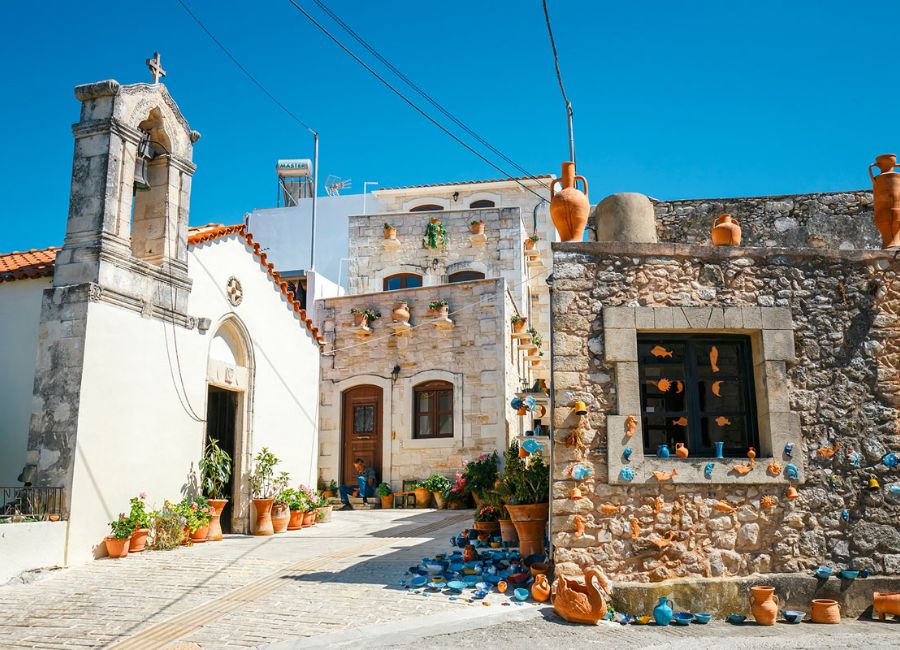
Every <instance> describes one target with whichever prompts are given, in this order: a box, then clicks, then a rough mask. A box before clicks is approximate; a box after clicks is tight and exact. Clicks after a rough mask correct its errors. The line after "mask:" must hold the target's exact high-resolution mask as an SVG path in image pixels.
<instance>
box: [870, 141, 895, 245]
mask: <svg viewBox="0 0 900 650" xmlns="http://www.w3.org/2000/svg"><path fill="white" fill-rule="evenodd" d="M874 167H878V170H879V171H880V172H881V173H880V174H878V175H877V176H875V175H874V174H872V168H874ZM896 167H897V155H896V154H892V153H885V154H881V155H880V156H878V157H877V158H875V162H874V163H873V164H871V165H869V178H871V179H872V189H873V195H874V203H875V227H876V228H878V232H879V233H880V234H881V245H882V246H883V247H884V248H896V247H898V246H900V173H897V172H895V171H894V169H895V168H896Z"/></svg>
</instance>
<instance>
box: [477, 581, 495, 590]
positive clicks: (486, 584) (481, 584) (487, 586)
mask: <svg viewBox="0 0 900 650" xmlns="http://www.w3.org/2000/svg"><path fill="white" fill-rule="evenodd" d="M475 588H476V589H478V590H480V591H490V590H491V583H489V582H476V583H475Z"/></svg>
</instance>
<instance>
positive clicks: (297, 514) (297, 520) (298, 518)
mask: <svg viewBox="0 0 900 650" xmlns="http://www.w3.org/2000/svg"><path fill="white" fill-rule="evenodd" d="M303 514H304V513H303V511H302V510H291V518H290V519H289V520H288V527H287V529H288V530H300V529H301V528H303Z"/></svg>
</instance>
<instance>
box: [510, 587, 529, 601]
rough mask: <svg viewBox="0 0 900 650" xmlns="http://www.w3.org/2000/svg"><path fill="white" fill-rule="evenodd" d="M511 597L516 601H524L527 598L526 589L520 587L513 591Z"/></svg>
mask: <svg viewBox="0 0 900 650" xmlns="http://www.w3.org/2000/svg"><path fill="white" fill-rule="evenodd" d="M513 597H514V598H515V599H516V600H518V601H526V600H528V590H527V589H522V588H521V587H520V588H519V589H516V590H515V591H514V592H513Z"/></svg>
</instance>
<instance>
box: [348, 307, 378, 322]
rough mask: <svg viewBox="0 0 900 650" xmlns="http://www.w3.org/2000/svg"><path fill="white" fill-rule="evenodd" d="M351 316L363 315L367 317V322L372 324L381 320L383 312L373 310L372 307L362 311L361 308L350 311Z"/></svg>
mask: <svg viewBox="0 0 900 650" xmlns="http://www.w3.org/2000/svg"><path fill="white" fill-rule="evenodd" d="M350 313H351V314H363V315H365V317H366V321H368V322H369V323H371V322H372V321H374V320H378V319H379V318H381V312H380V311H378V310H377V309H372V308H371V307H366V308H365V309H360V308H359V307H353V308H352V309H351V310H350Z"/></svg>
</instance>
